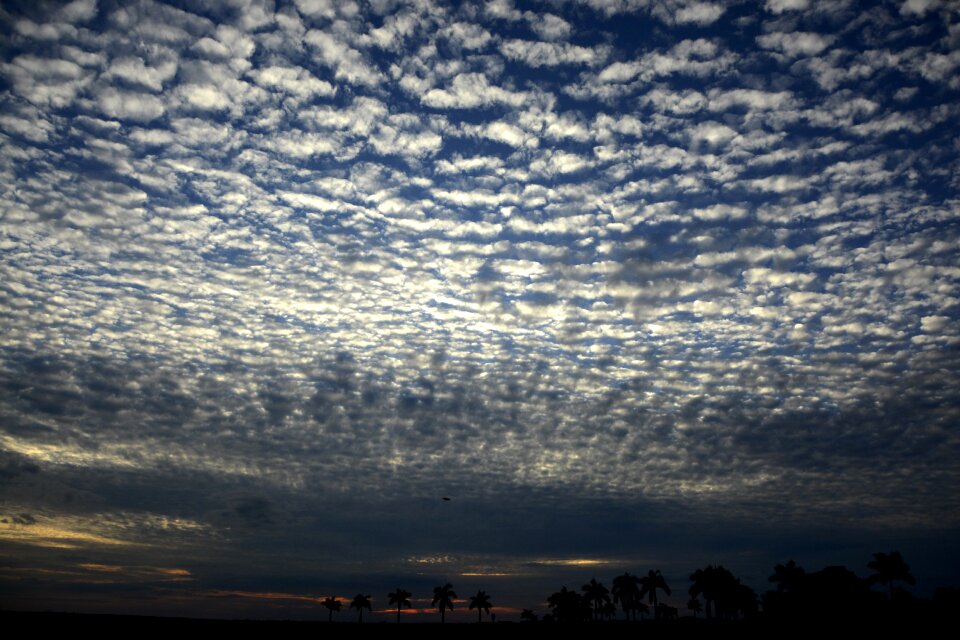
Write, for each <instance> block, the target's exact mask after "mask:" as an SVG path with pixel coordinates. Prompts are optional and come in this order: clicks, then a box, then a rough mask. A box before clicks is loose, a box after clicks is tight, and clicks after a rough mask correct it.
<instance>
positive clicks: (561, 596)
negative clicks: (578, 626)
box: [544, 587, 593, 623]
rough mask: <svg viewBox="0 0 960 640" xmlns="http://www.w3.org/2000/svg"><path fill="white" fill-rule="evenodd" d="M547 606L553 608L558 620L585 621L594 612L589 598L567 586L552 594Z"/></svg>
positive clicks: (555, 617)
mask: <svg viewBox="0 0 960 640" xmlns="http://www.w3.org/2000/svg"><path fill="white" fill-rule="evenodd" d="M547 606H548V607H550V608H551V609H552V610H553V619H554V620H556V621H557V622H577V623H579V622H585V621H588V620H590V619H591V617H592V614H593V611H592V610H591V609H590V602H589V600H587V598H586V597H585V596H582V595H580V593H579V592H577V591H574V590H572V589H567V588H566V587H561V588H560V591H556V592H554V593H552V594H550V597H549V598H547ZM544 619H546V618H544Z"/></svg>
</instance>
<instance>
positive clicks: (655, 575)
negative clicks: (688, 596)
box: [640, 569, 670, 619]
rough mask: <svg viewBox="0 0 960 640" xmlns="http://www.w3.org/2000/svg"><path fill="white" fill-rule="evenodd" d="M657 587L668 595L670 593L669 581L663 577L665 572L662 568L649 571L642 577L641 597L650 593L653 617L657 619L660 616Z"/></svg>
mask: <svg viewBox="0 0 960 640" xmlns="http://www.w3.org/2000/svg"><path fill="white" fill-rule="evenodd" d="M657 589H661V590H663V591H664V592H666V594H667V595H670V587H668V586H667V581H666V580H664V579H663V574H662V573H660V569H657V570H653V569H651V570H650V571H648V572H647V575H645V576H644V577H642V578H640V599H641V600H642V599H643V596H645V595H647V594H649V598H650V603H651V604H652V605H653V617H654V618H655V619H656V618H658V617H659V616H660V613H659V610H658V609H657Z"/></svg>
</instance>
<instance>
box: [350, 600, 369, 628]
mask: <svg viewBox="0 0 960 640" xmlns="http://www.w3.org/2000/svg"><path fill="white" fill-rule="evenodd" d="M350 608H351V609H356V610H357V611H359V612H360V616H359V618H357V622H363V610H364V609H366V610H367V611H372V609H371V604H370V595H369V594H367V595H363V594H362V593H358V594H357V595H355V596H353V600H352V601H351V602H350Z"/></svg>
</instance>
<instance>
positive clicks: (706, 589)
mask: <svg viewBox="0 0 960 640" xmlns="http://www.w3.org/2000/svg"><path fill="white" fill-rule="evenodd" d="M718 569H719V567H714V566H713V565H712V564H711V565H707V566H706V567H704V568H703V569H697V570H696V571H694V572H693V573H692V574H690V581H691V582H693V584H692V585H690V590H689V591H688V593H689V594H690V597H691V598H696V597H697V596H699V595H702V596H703V599H704V600H706V602H707V607H706V608H707V610H706V618H707V620H709V619H710V618H711V617H713V616H712V612H713V603H714V601H715V600H716V599H717V595H718V592H719V591H720V585H719V583H718V578H717V576H718Z"/></svg>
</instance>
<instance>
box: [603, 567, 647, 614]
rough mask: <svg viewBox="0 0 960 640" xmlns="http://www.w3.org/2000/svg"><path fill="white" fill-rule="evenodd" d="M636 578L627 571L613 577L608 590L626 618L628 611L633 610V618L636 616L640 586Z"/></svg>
mask: <svg viewBox="0 0 960 640" xmlns="http://www.w3.org/2000/svg"><path fill="white" fill-rule="evenodd" d="M638 580H639V578H637V576H633V575H630V574H629V573H625V574H623V575H622V576H617V577H616V578H614V579H613V588H612V589H611V590H610V594H611V595H612V596H613V601H614V602H615V603H619V604H620V607H621V608H622V609H623V613H624V614H626V616H627V618H629V617H630V612H634V616H633V617H634V619H636V617H637V616H636V609H637V602H638V601H639V600H640V588H639V587H638V586H637V582H638Z"/></svg>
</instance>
